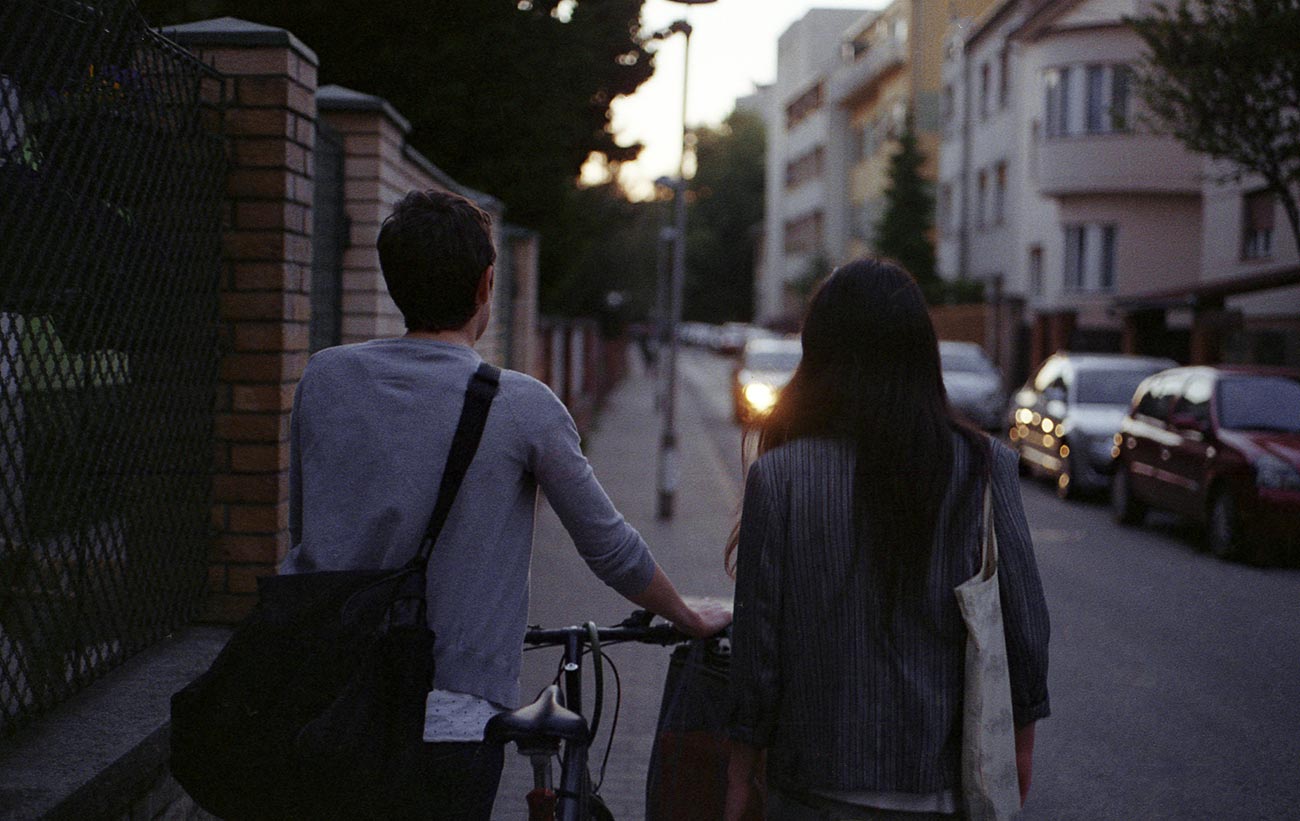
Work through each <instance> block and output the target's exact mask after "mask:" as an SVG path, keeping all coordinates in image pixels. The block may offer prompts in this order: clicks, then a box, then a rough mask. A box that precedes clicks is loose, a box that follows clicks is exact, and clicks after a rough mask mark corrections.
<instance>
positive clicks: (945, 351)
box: [939, 346, 993, 373]
mask: <svg viewBox="0 0 1300 821" xmlns="http://www.w3.org/2000/svg"><path fill="white" fill-rule="evenodd" d="M939 361H940V364H941V366H942V368H943V369H944V370H945V371H948V372H955V373H992V371H993V365H992V363H990V362H989V361H988V360H987V359H985V358H984V355H983V354H981V353H980V352H979V351H978V350H976V349H974V348H952V347H948V346H940V348H939Z"/></svg>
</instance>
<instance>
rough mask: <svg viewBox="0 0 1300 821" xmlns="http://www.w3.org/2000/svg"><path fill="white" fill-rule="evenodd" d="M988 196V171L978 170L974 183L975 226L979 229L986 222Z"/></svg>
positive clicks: (982, 227)
mask: <svg viewBox="0 0 1300 821" xmlns="http://www.w3.org/2000/svg"><path fill="white" fill-rule="evenodd" d="M988 197H989V173H988V172H987V171H980V173H979V177H978V178H977V182H976V184H975V227H976V228H979V229H981V230H983V229H984V227H985V226H986V225H987V224H988V223H987V222H986V221H985V219H986V215H987V214H988V210H987V201H988Z"/></svg>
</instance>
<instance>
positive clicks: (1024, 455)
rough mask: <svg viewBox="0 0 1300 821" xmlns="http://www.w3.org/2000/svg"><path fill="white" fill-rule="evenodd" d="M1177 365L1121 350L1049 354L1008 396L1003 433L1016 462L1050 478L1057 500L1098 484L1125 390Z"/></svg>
mask: <svg viewBox="0 0 1300 821" xmlns="http://www.w3.org/2000/svg"><path fill="white" fill-rule="evenodd" d="M1177 364H1178V363H1176V362H1174V361H1173V360H1172V359H1161V358H1156V357H1145V356H1129V355H1127V354H1093V353H1069V352H1064V351H1060V352H1057V353H1055V354H1052V355H1051V356H1049V357H1048V358H1047V361H1045V362H1044V363H1043V364H1042V365H1041V366H1040V367H1039V368H1038V371H1037V372H1036V373H1035V374H1034V376H1033V377H1032V378H1031V379H1030V380H1029V381H1028V382H1026V383H1025V385H1024V386H1023V387H1021V388H1020V390H1018V391H1016V393H1015V395H1013V396H1012V397H1011V405H1010V419H1009V420H1008V428H1009V430H1008V435H1009V437H1010V439H1011V444H1012V446H1013V447H1015V448H1016V449H1017V450H1018V451H1019V452H1020V460H1021V464H1023V465H1024V466H1025V467H1027V468H1028V469H1029V471H1030V472H1032V473H1036V474H1038V475H1042V476H1047V477H1049V478H1051V479H1054V480H1055V481H1056V492H1057V495H1059V496H1060V497H1061V498H1063V499H1065V498H1069V497H1072V496H1074V495H1076V494H1078V493H1081V492H1088V491H1103V490H1105V489H1106V488H1107V487H1108V486H1109V483H1110V478H1109V473H1110V467H1111V448H1112V446H1113V445H1114V437H1115V434H1116V432H1118V431H1119V426H1120V422H1121V421H1123V419H1124V414H1125V413H1126V412H1127V411H1128V408H1129V404H1130V402H1131V401H1132V399H1133V392H1134V391H1135V390H1136V389H1137V386H1138V385H1139V384H1140V383H1141V382H1142V380H1143V379H1145V378H1147V377H1148V376H1150V375H1151V374H1153V373H1156V372H1157V371H1163V370H1165V369H1166V368H1172V367H1176V366H1177Z"/></svg>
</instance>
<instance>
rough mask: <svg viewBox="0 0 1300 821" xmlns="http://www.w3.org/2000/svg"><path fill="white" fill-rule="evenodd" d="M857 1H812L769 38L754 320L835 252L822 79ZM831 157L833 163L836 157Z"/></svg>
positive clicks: (781, 313) (784, 314) (764, 318)
mask: <svg viewBox="0 0 1300 821" xmlns="http://www.w3.org/2000/svg"><path fill="white" fill-rule="evenodd" d="M865 13H866V10H865V9H812V10H810V11H809V12H808V13H807V14H805V15H804V16H803V17H802V18H800V19H799V20H798V21H796V22H795V23H793V24H791V26H790V27H789V28H788V29H786V31H785V32H784V33H783V34H782V35H781V37H780V39H779V41H778V43H777V74H776V80H775V82H774V83H773V84H772V85H771V87H770V89H769V90H768V91H767V92H766V93H765V96H766V102H767V105H766V118H765V119H766V123H767V169H766V172H767V178H766V185H767V193H766V202H765V209H764V213H765V220H764V229H763V237H764V239H763V242H764V253H763V255H762V260H763V262H762V265H761V266H760V267H759V268H758V269H757V270H756V272H755V283H754V303H755V304H754V312H755V316H756V318H757V319H758V320H759V321H760V322H767V323H773V322H780V321H782V320H785V321H788V320H789V318H790V317H791V316H792V315H793V314H795V313H797V311H798V302H799V300H798V296H797V293H796V291H795V289H796V288H797V283H798V282H799V280H800V278H801V277H804V276H805V275H806V274H807V273H808V272H809V270H810V269H811V268H812V266H813V265H814V264H815V263H816V261H817V260H818V259H819V258H832V257H835V256H839V255H840V253H841V251H840V249H842V248H843V247H844V243H845V237H844V225H843V220H842V219H838V218H832V215H831V214H830V213H829V212H830V209H831V207H832V206H831V203H832V202H837V199H836V197H837V195H836V194H835V191H836V190H837V184H838V181H837V179H836V175H834V174H831V173H829V168H830V166H831V157H830V151H831V148H832V147H831V144H830V143H831V135H832V125H833V123H832V117H831V112H830V106H828V104H827V86H828V83H829V80H830V77H831V74H832V73H833V72H834V70H835V68H836V67H837V66H838V65H839V62H840V44H841V42H842V33H843V32H844V30H845V29H847V28H849V27H850V26H851V25H853V24H854V23H855V22H856V21H857V20H859V19H860V18H861V17H862V16H863V14H865ZM837 165H838V163H837Z"/></svg>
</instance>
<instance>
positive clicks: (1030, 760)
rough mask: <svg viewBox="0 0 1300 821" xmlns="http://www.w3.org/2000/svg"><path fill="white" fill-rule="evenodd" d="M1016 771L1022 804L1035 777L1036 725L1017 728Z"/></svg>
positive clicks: (1021, 804)
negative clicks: (1018, 777)
mask: <svg viewBox="0 0 1300 821" xmlns="http://www.w3.org/2000/svg"><path fill="white" fill-rule="evenodd" d="M1016 772H1017V773H1018V774H1019V776H1020V806H1022V807H1023V806H1024V805H1025V799H1026V798H1028V797H1029V782H1030V781H1031V780H1032V779H1033V777H1034V725H1033V723H1032V722H1031V723H1029V724H1026V725H1025V726H1023V727H1017V728H1016Z"/></svg>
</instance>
